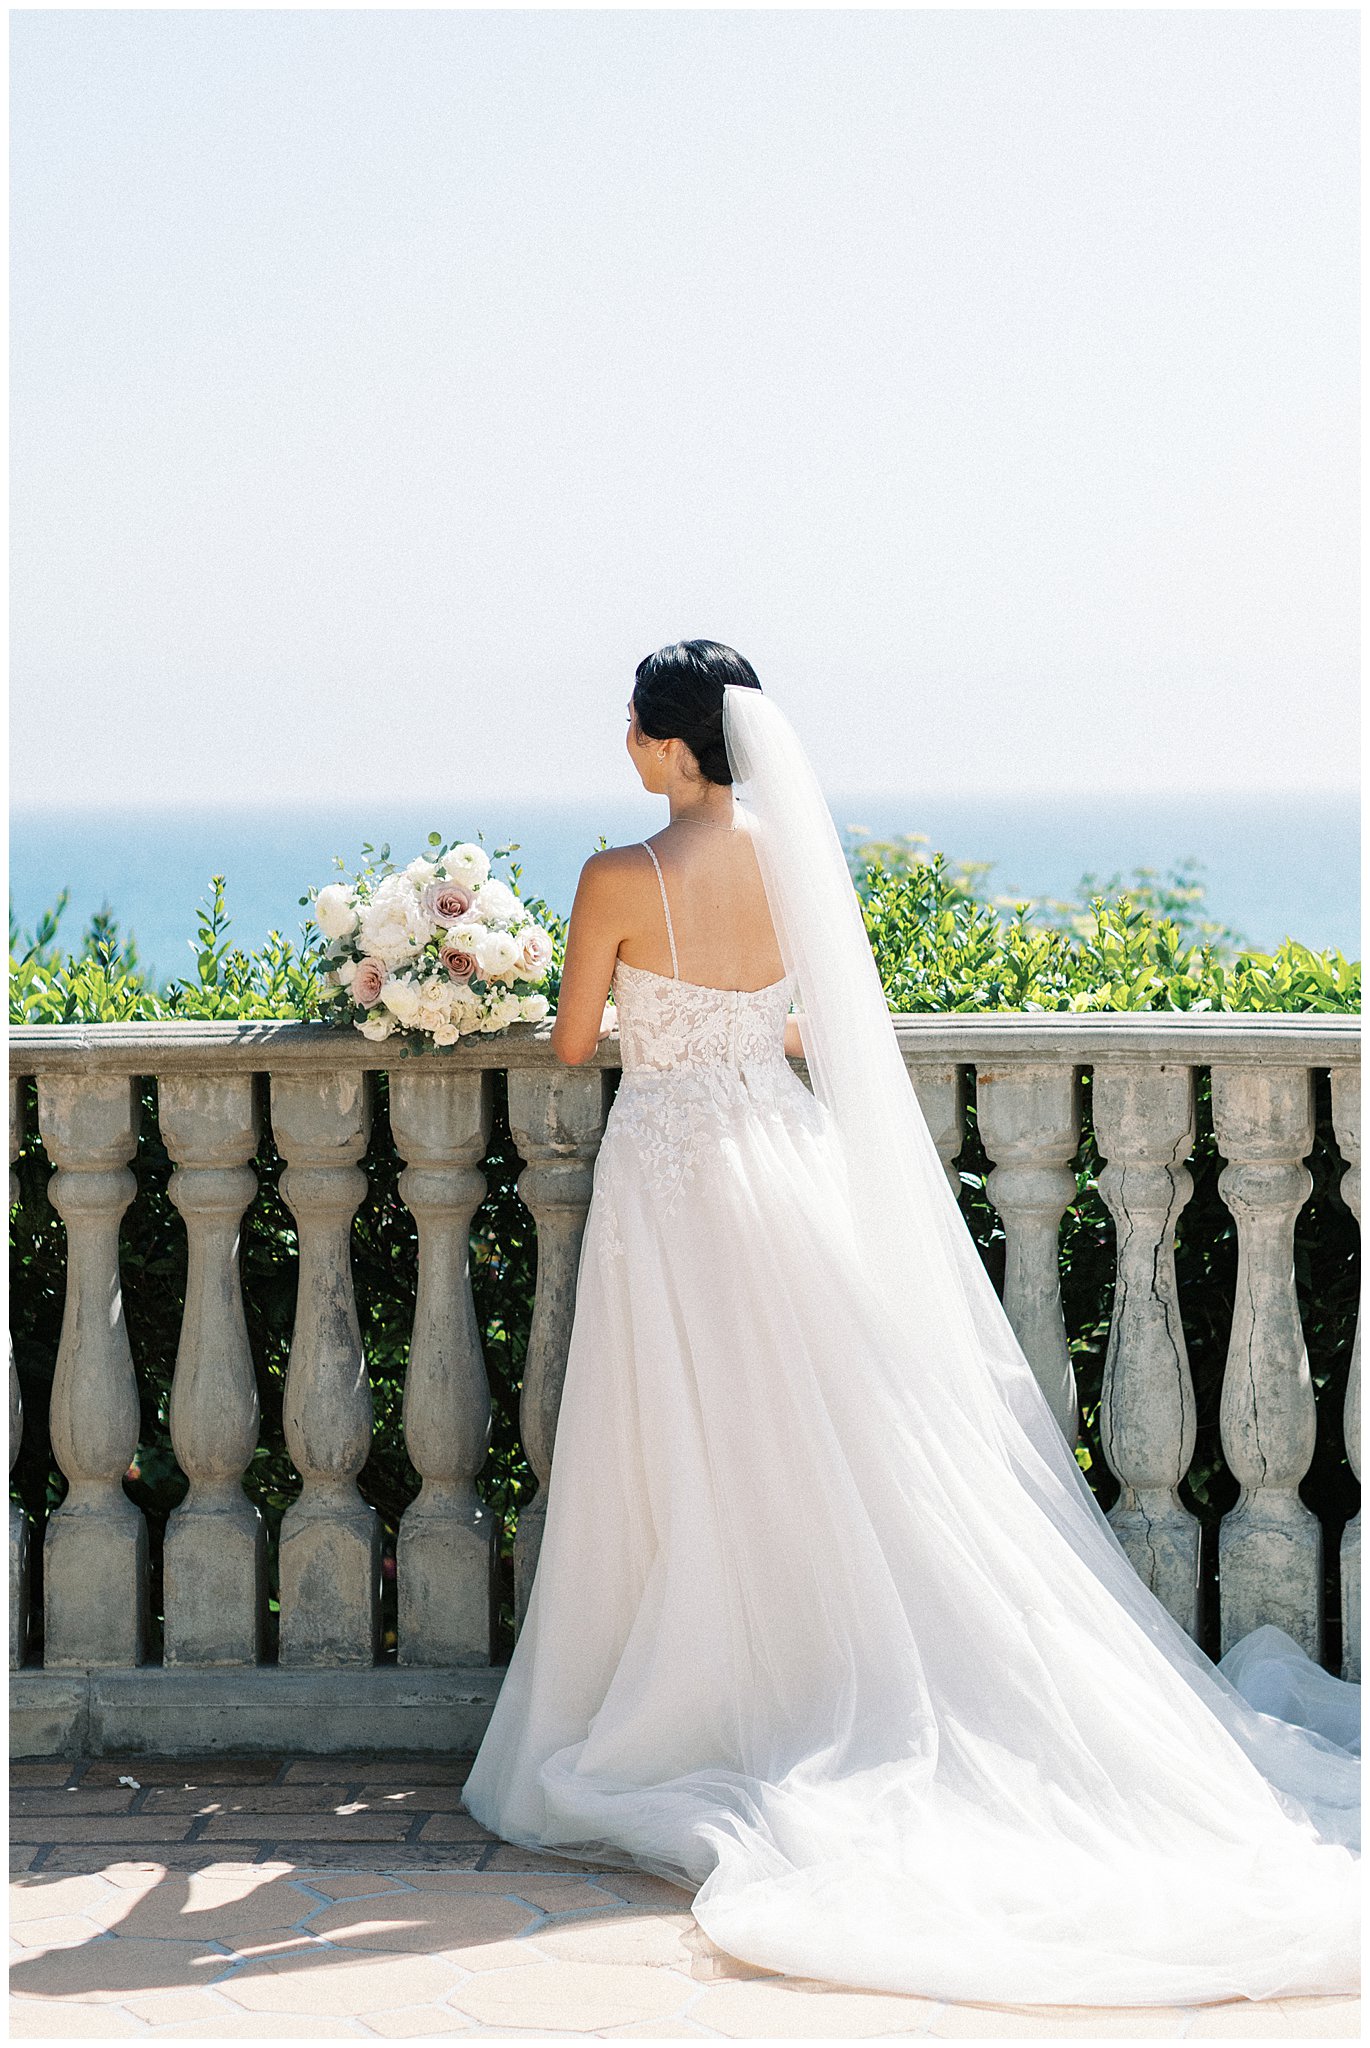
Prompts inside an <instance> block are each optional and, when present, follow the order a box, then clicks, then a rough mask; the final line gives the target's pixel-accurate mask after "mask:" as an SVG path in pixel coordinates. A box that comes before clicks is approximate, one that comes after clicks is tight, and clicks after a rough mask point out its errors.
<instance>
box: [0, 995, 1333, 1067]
mask: <svg viewBox="0 0 1370 2048" xmlns="http://www.w3.org/2000/svg"><path fill="white" fill-rule="evenodd" d="M894 1027H895V1032H896V1035H897V1037H898V1040H899V1043H900V1046H901V1048H902V1050H903V1053H904V1057H905V1059H906V1060H909V1061H911V1062H912V1061H922V1060H925V1059H942V1060H948V1059H949V1060H955V1061H958V1062H961V1063H964V1064H966V1065H975V1064H976V1063H977V1062H978V1061H980V1060H982V1059H985V1058H989V1057H993V1058H994V1059H996V1060H1005V1059H1019V1060H1022V1059H1043V1058H1046V1059H1060V1058H1062V1057H1063V1056H1066V1055H1068V1056H1069V1057H1070V1059H1071V1060H1072V1061H1074V1062H1075V1063H1076V1064H1078V1065H1081V1066H1092V1065H1093V1064H1094V1063H1095V1062H1096V1061H1104V1060H1115V1059H1117V1060H1129V1061H1130V1060H1137V1059H1142V1060H1151V1059H1166V1060H1178V1061H1183V1062H1185V1063H1187V1064H1189V1065H1191V1066H1209V1065H1211V1064H1212V1063H1213V1062H1214V1061H1216V1060H1231V1061H1237V1062H1246V1061H1252V1062H1257V1063H1262V1062H1265V1061H1267V1060H1272V1059H1276V1060H1278V1061H1279V1062H1280V1063H1281V1064H1289V1065H1293V1066H1309V1067H1340V1066H1351V1065H1354V1064H1355V1063H1356V1062H1358V1061H1359V1058H1360V1033H1361V1019H1360V1018H1359V1017H1358V1016H1344V1015H1331V1016H1322V1015H1318V1014H1316V1013H1312V1014H1310V1013H1308V1012H1305V1011H1284V1010H1252V1011H1242V1010H1205V1011H1198V1012H1196V1011H1193V1010H1170V1011H1166V1010H1107V1011H1097V1010H1096V1011H1078V1010H1043V1011H1021V1010H1012V1011H988V1010H969V1011H959V1010H958V1011H936V1012H930V1013H927V1014H922V1013H916V1014H909V1013H900V1012H896V1013H895V1014H894ZM9 1038H10V1071H11V1073H13V1074H52V1073H60V1072H64V1071H70V1070H71V1069H73V1068H81V1067H83V1066H88V1067H89V1068H90V1069H91V1070H92V1071H99V1072H101V1073H110V1074H143V1073H153V1072H156V1073H169V1074H170V1073H177V1072H180V1071H183V1070H184V1069H186V1068H187V1067H191V1068H193V1067H200V1066H202V1065H204V1066H207V1065H208V1064H209V1063H210V1062H211V1061H212V1064H213V1065H214V1066H215V1067H216V1068H218V1069H221V1070H222V1071H225V1072H231V1073H247V1072H251V1073H264V1072H267V1071H269V1070H270V1069H272V1068H287V1067H291V1068H293V1067H306V1068H315V1067H321V1066H339V1067H343V1068H345V1069H347V1070H348V1071H349V1072H355V1071H358V1070H364V1071H369V1072H377V1071H380V1072H384V1071H385V1070H386V1069H388V1068H391V1067H396V1066H399V1067H401V1068H403V1067H404V1066H406V1065H408V1064H409V1063H410V1062H412V1061H414V1060H423V1061H426V1062H428V1063H429V1064H430V1065H432V1064H437V1063H439V1062H441V1063H442V1064H443V1065H444V1066H450V1067H452V1068H454V1069H457V1070H459V1071H467V1072H469V1071H471V1070H473V1069H475V1070H480V1069H490V1068H497V1069H503V1068H507V1067H511V1066H518V1067H531V1068H549V1067H550V1068H556V1067H557V1066H558V1065H559V1064H560V1063H559V1062H558V1060H557V1057H556V1054H555V1053H554V1052H553V1050H552V1045H551V1032H550V1027H549V1026H548V1025H547V1024H539V1025H532V1024H515V1025H511V1026H510V1027H509V1028H508V1029H507V1030H506V1031H504V1032H491V1033H486V1034H476V1035H474V1036H472V1037H470V1038H464V1039H462V1040H461V1041H460V1042H459V1043H458V1044H457V1045H453V1046H450V1047H447V1048H445V1049H438V1048H435V1047H426V1048H424V1049H422V1050H419V1051H405V1050H404V1048H403V1044H402V1042H392V1041H391V1040H388V1039H382V1040H380V1041H379V1042H376V1041H374V1040H372V1039H367V1038H363V1037H362V1035H361V1033H360V1032H359V1031H340V1030H339V1029H338V1028H337V1026H336V1025H330V1024H305V1023H301V1022H299V1021H298V1020H297V1019H293V1018H282V1019H280V1020H279V1021H276V1020H272V1019H255V1020H253V1019H250V1020H247V1021H242V1022H240V1021H237V1020H232V1021H218V1020H214V1021H202V1020H200V1019H196V1018H166V1019H158V1020H154V1021H139V1022H135V1023H128V1024H12V1025H11V1026H10V1034H9ZM619 1064H620V1061H619V1048H618V1041H617V1039H616V1038H609V1039H606V1040H605V1041H604V1042H603V1043H602V1044H601V1045H600V1046H599V1048H598V1049H597V1051H596V1052H595V1054H594V1056H593V1058H592V1059H590V1060H588V1061H586V1062H585V1065H586V1066H587V1067H594V1068H599V1069H601V1070H604V1069H607V1070H609V1071H611V1072H612V1071H613V1070H615V1069H616V1068H617V1067H618V1066H619ZM796 1064H802V1062H796Z"/></svg>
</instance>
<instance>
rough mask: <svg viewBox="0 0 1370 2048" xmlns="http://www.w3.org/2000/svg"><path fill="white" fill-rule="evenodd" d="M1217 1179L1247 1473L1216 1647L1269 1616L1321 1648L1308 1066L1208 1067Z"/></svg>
mask: <svg viewBox="0 0 1370 2048" xmlns="http://www.w3.org/2000/svg"><path fill="white" fill-rule="evenodd" d="M1212 1079H1213V1127H1214V1134H1215V1136H1216V1139H1217V1145H1218V1150H1219V1152H1220V1153H1221V1154H1222V1156H1223V1158H1224V1159H1225V1160H1227V1162H1228V1164H1227V1165H1226V1166H1224V1168H1223V1170H1222V1172H1221V1173H1220V1174H1219V1176H1218V1188H1219V1191H1220V1193H1221V1194H1222V1197H1223V1200H1224V1201H1225V1202H1226V1203H1227V1206H1228V1208H1229V1209H1230V1210H1231V1211H1232V1214H1233V1216H1234V1217H1235V1218H1236V1223H1237V1296H1236V1303H1235V1306H1234V1310H1233V1317H1232V1334H1231V1338H1230V1340H1229V1343H1228V1351H1227V1365H1226V1370H1225V1372H1224V1374H1223V1391H1222V1402H1221V1406H1220V1409H1219V1422H1220V1426H1221V1430H1222V1443H1223V1451H1224V1453H1225V1454H1226V1457H1227V1462H1228V1465H1229V1466H1230V1468H1231V1470H1232V1472H1233V1474H1234V1475H1235V1477H1236V1478H1237V1480H1238V1481H1239V1482H1240V1485H1241V1493H1240V1495H1239V1497H1238V1500H1237V1505H1236V1506H1235V1507H1234V1508H1233V1509H1232V1510H1231V1512H1230V1513H1229V1514H1226V1515H1224V1517H1223V1520H1222V1524H1221V1526H1220V1528H1219V1531H1218V1580H1219V1604H1220V1610H1221V1616H1222V1635H1221V1649H1222V1651H1223V1652H1226V1651H1227V1650H1229V1649H1230V1648H1231V1646H1232V1644H1233V1643H1235V1642H1236V1641H1238V1640H1239V1638H1240V1637H1242V1636H1244V1635H1245V1634H1246V1633H1247V1632H1248V1630H1250V1629H1253V1628H1256V1627H1258V1626H1259V1625H1260V1624H1261V1623H1262V1622H1267V1621H1271V1622H1275V1623H1276V1624H1277V1625H1278V1626H1279V1627H1280V1628H1282V1629H1285V1630H1287V1632H1288V1633H1289V1634H1290V1635H1291V1636H1293V1637H1294V1639H1295V1641H1296V1642H1299V1643H1301V1644H1302V1645H1303V1647H1304V1649H1305V1650H1307V1652H1308V1654H1309V1655H1310V1656H1311V1657H1313V1658H1315V1659H1320V1658H1321V1655H1322V1529H1321V1525H1320V1524H1319V1522H1318V1518H1317V1516H1316V1515H1314V1514H1312V1513H1310V1511H1309V1510H1308V1509H1307V1508H1306V1507H1305V1506H1304V1504H1303V1502H1302V1501H1301V1500H1300V1499H1299V1481H1300V1480H1301V1479H1302V1478H1303V1476H1304V1474H1305V1473H1306V1472H1307V1470H1308V1467H1309V1465H1310V1464H1311V1463H1312V1459H1313V1451H1314V1448H1315V1446H1316V1443H1317V1412H1316V1407H1315V1403H1314V1396H1313V1380H1312V1375H1311V1374H1310V1372H1309V1370H1308V1351H1307V1347H1306V1346H1305V1344H1304V1337H1303V1326H1302V1324H1301V1322H1300V1320H1299V1303H1298V1296H1297V1293H1296V1291H1295V1287H1294V1221H1295V1218H1296V1217H1297V1215H1298V1213H1299V1210H1300V1209H1301V1208H1302V1207H1303V1205H1304V1203H1305V1201H1307V1199H1308V1195H1309V1192H1310V1190H1311V1188H1312V1185H1313V1177H1312V1175H1311V1174H1310V1173H1309V1171H1308V1168H1307V1167H1306V1166H1305V1165H1304V1164H1303V1161H1304V1159H1305V1158H1306V1156H1307V1154H1308V1153H1309V1152H1310V1151H1311V1150H1312V1148H1313V1075H1312V1073H1311V1071H1310V1070H1309V1069H1308V1068H1307V1067H1285V1066H1270V1067H1255V1066H1235V1065H1233V1066H1214V1068H1213V1069H1212Z"/></svg>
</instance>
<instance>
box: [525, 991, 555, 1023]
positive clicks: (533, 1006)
mask: <svg viewBox="0 0 1370 2048" xmlns="http://www.w3.org/2000/svg"><path fill="white" fill-rule="evenodd" d="M551 1007H552V1005H551V1004H550V1003H549V1002H548V1000H547V998H546V996H544V995H531V996H525V997H524V998H523V1000H522V1002H521V1003H520V1004H519V1015H520V1017H521V1018H522V1019H523V1021H524V1023H525V1024H540V1023H541V1022H542V1020H543V1018H544V1017H545V1016H546V1015H547V1012H548V1011H549V1010H550V1009H551Z"/></svg>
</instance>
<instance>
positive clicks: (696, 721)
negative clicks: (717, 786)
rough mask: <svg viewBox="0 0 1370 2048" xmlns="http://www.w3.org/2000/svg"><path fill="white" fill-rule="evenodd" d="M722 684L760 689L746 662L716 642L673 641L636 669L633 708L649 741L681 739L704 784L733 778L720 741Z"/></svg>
mask: <svg viewBox="0 0 1370 2048" xmlns="http://www.w3.org/2000/svg"><path fill="white" fill-rule="evenodd" d="M727 683H739V684H740V685H741V686H742V687H743V688H744V689H747V690H759V689H760V688H761V685H760V683H759V682H758V681H757V679H756V671H755V669H754V668H753V667H752V665H751V663H750V662H749V661H744V660H743V658H742V656H741V655H740V654H738V653H736V652H735V651H734V649H733V648H731V647H723V646H720V644H719V642H718V641H717V640H678V641H677V642H676V643H675V645H674V646H673V647H658V649H657V651H656V653H655V654H649V655H648V656H647V659H646V660H645V661H640V662H639V663H638V665H637V680H636V682H635V683H634V684H633V709H634V711H635V712H636V713H637V723H638V730H639V731H640V732H642V733H643V734H645V736H646V737H647V738H648V739H649V740H684V742H685V744H686V746H687V747H688V748H689V750H690V752H691V753H692V754H693V755H694V757H695V759H696V761H698V763H699V767H700V773H701V774H702V775H703V776H704V778H705V780H706V781H708V782H723V783H728V782H731V781H732V779H733V776H732V770H731V769H730V768H729V766H728V750H727V747H726V746H725V745H724V743H723V690H724V686H725V684H727Z"/></svg>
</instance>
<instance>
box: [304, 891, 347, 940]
mask: <svg viewBox="0 0 1370 2048" xmlns="http://www.w3.org/2000/svg"><path fill="white" fill-rule="evenodd" d="M314 922H315V924H316V925H317V926H318V927H319V930H320V931H321V932H322V933H323V935H324V937H325V938H326V939H345V938H346V937H347V936H348V933H349V932H353V931H355V930H356V928H357V902H356V898H355V897H354V896H353V894H352V891H351V890H350V889H349V888H348V887H347V886H346V884H345V883H343V882H327V883H325V884H324V887H323V888H322V889H320V891H319V893H318V895H317V896H316V897H315V898H314Z"/></svg>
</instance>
